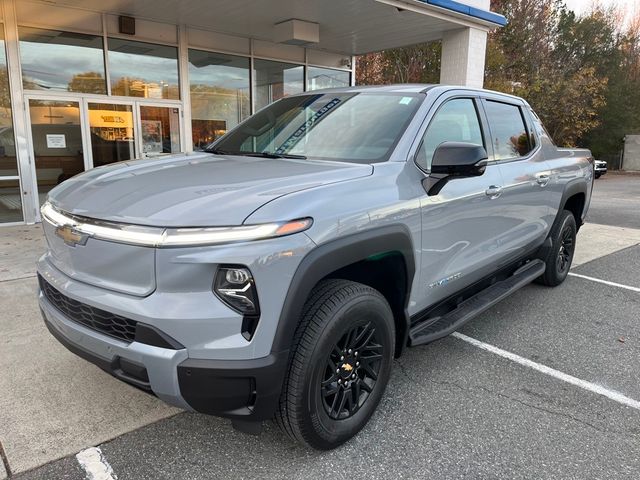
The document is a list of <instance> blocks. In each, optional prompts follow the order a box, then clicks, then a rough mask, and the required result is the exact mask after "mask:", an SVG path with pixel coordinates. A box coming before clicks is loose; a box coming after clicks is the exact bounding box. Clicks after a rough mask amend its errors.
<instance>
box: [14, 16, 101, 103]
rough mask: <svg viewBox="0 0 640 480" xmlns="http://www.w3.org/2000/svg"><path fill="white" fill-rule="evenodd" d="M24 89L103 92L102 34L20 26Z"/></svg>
mask: <svg viewBox="0 0 640 480" xmlns="http://www.w3.org/2000/svg"><path fill="white" fill-rule="evenodd" d="M18 36H19V38H20V63H21V65H22V84H23V86H24V88H25V89H26V90H47V91H49V92H55V91H58V92H81V93H98V94H106V93H107V86H106V81H105V74H104V50H103V47H102V43H103V42H102V37H101V36H99V35H87V34H84V33H74V32H62V31H59V30H44V29H41V28H28V27H19V28H18Z"/></svg>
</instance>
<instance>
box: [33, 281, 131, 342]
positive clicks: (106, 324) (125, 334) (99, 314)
mask: <svg viewBox="0 0 640 480" xmlns="http://www.w3.org/2000/svg"><path fill="white" fill-rule="evenodd" d="M38 282H39V283H40V290H42V293H43V294H44V296H45V297H46V298H47V300H49V302H50V303H51V304H52V305H53V306H54V307H56V308H57V309H58V310H60V312H62V313H63V314H64V315H65V316H66V317H67V318H68V319H69V320H73V321H74V322H77V323H79V324H81V325H84V326H85V327H87V328H90V329H92V330H95V331H97V332H100V333H104V334H105V335H109V336H110V337H114V338H117V339H119V340H124V341H125V342H133V340H134V338H135V336H136V323H137V322H135V321H134V320H130V319H128V318H125V317H121V316H120V315H116V314H115V313H109V312H106V311H104V310H101V309H99V308H96V307H92V306H91V305H87V304H86V303H82V302H78V301H77V300H73V299H72V298H69V297H67V296H66V295H63V294H62V293H60V292H59V291H58V290H56V289H55V288H54V287H53V286H51V285H50V284H49V283H48V282H47V281H46V280H45V279H44V278H42V277H41V276H40V275H38Z"/></svg>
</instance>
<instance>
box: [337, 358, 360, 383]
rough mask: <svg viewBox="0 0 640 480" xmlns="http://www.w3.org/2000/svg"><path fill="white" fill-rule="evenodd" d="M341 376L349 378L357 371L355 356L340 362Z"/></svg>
mask: <svg viewBox="0 0 640 480" xmlns="http://www.w3.org/2000/svg"><path fill="white" fill-rule="evenodd" d="M339 369H340V376H341V377H342V378H343V379H346V378H349V377H350V376H351V375H353V374H354V373H355V371H356V362H355V360H354V359H353V358H350V357H349V358H345V359H344V361H343V362H342V363H341V364H340V367H339Z"/></svg>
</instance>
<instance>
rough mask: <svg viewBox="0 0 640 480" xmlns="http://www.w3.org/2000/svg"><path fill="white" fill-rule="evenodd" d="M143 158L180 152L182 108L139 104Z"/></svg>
mask: <svg viewBox="0 0 640 480" xmlns="http://www.w3.org/2000/svg"><path fill="white" fill-rule="evenodd" d="M138 112H139V115H140V139H141V142H140V145H141V151H140V153H141V156H142V157H154V156H157V155H162V154H168V153H178V152H180V108H179V107H173V106H159V105H148V104H143V103H138Z"/></svg>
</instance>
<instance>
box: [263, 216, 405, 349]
mask: <svg viewBox="0 0 640 480" xmlns="http://www.w3.org/2000/svg"><path fill="white" fill-rule="evenodd" d="M387 252H399V253H400V254H401V255H402V256H403V258H404V263H405V273H406V277H407V278H406V286H407V290H406V295H405V299H404V316H405V321H406V322H407V329H406V332H407V333H406V335H408V326H409V314H408V311H407V306H408V304H409V296H410V292H411V287H412V284H413V278H414V275H415V270H416V265H415V256H414V250H413V241H412V236H411V232H410V230H409V229H408V228H407V227H406V226H405V225H400V224H393V225H386V226H381V227H375V228H372V229H369V230H365V231H363V232H358V233H354V234H351V235H347V236H344V237H341V238H338V239H335V240H331V241H329V242H327V243H323V244H321V245H319V246H318V247H316V248H314V249H313V250H311V251H310V252H309V253H308V254H307V255H306V256H305V257H304V258H303V259H302V261H301V262H300V265H298V268H297V270H296V272H295V274H294V275H293V278H292V280H291V283H290V284H289V290H288V292H287V295H286V297H285V301H284V304H283V307H282V310H281V313H280V319H279V322H278V328H277V330H276V334H275V337H274V339H273V345H272V347H271V351H272V352H281V351H284V350H289V348H290V347H291V342H292V341H293V336H294V333H295V330H296V327H297V325H298V322H299V320H300V315H301V314H302V309H303V307H304V303H305V301H306V299H307V297H308V296H309V294H310V292H311V290H312V289H313V287H314V286H315V285H316V284H317V283H318V282H319V281H320V280H322V279H323V278H325V277H326V276H327V275H329V274H331V273H332V272H335V271H337V270H339V269H340V268H343V267H346V266H348V265H351V264H353V263H356V262H359V261H361V260H365V259H367V258H368V257H371V256H373V255H377V254H381V253H387ZM406 335H405V336H406ZM403 344H404V345H406V338H405V339H404V342H403Z"/></svg>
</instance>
